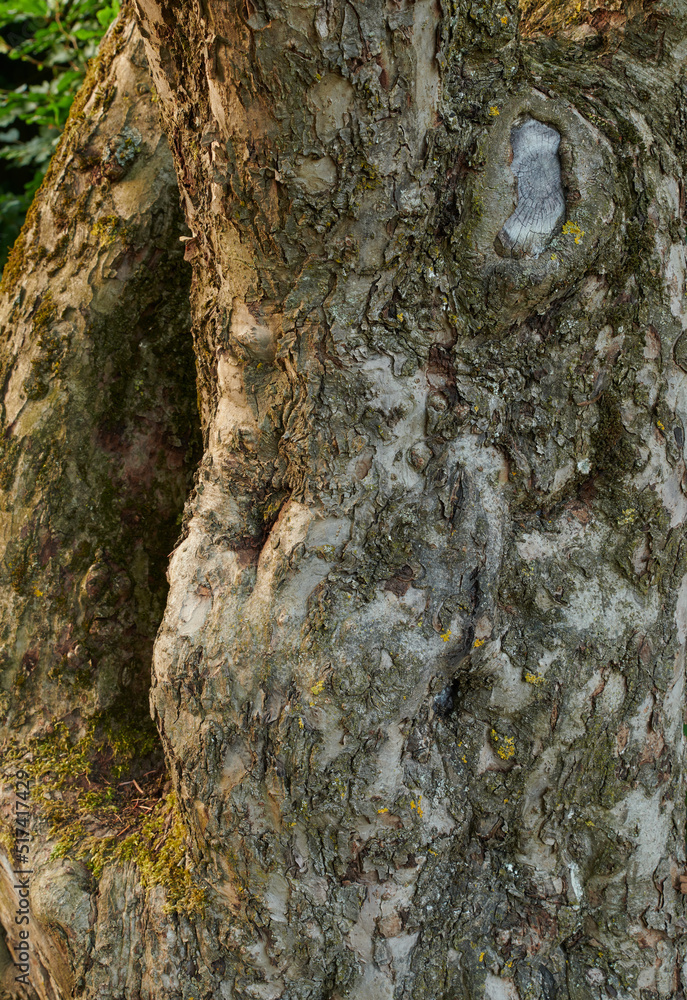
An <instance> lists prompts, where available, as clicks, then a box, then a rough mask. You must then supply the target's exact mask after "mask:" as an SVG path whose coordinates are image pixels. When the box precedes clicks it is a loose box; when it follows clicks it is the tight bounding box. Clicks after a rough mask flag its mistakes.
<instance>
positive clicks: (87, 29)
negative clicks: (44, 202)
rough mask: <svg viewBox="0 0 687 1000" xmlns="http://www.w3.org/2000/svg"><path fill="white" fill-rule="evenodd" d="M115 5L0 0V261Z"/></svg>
mask: <svg viewBox="0 0 687 1000" xmlns="http://www.w3.org/2000/svg"><path fill="white" fill-rule="evenodd" d="M119 7H120V3H119V0H113V2H112V3H111V4H108V3H102V2H100V0H0V160H3V161H5V169H3V172H2V179H1V180H0V267H1V266H4V264H5V261H6V259H7V253H8V250H9V248H10V247H11V246H12V244H13V243H14V240H15V239H16V237H17V235H18V234H19V230H20V228H21V225H22V223H23V221H24V216H25V215H26V212H27V210H28V207H29V205H30V204H31V201H32V200H33V196H34V194H35V193H36V191H37V189H38V187H39V185H40V183H41V181H42V179H43V176H44V174H45V171H46V168H47V165H48V162H49V160H50V157H51V156H52V154H53V152H54V150H55V147H56V145H57V141H58V139H59V137H60V134H61V132H62V129H63V128H64V125H65V122H66V121H67V115H68V114H69V109H70V107H71V104H72V101H73V100H74V96H75V94H76V92H77V90H78V89H79V87H80V86H81V82H82V80H83V77H84V74H85V72H86V66H87V63H88V60H89V59H90V58H91V57H92V56H94V55H95V53H96V50H97V48H98V44H99V42H100V39H101V38H102V36H103V34H104V33H105V31H106V30H107V28H108V26H109V24H110V23H111V21H112V20H113V19H114V18H115V17H116V16H117V13H118V12H119ZM13 63H14V64H15V65H13Z"/></svg>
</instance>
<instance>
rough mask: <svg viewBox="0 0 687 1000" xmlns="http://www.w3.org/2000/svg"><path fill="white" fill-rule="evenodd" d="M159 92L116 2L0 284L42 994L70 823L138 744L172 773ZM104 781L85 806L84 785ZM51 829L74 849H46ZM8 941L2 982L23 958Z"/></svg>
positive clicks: (10, 936)
mask: <svg viewBox="0 0 687 1000" xmlns="http://www.w3.org/2000/svg"><path fill="white" fill-rule="evenodd" d="M153 96H154V95H153V94H152V83H151V80H150V76H149V72H148V67H147V61H146V58H145V52H144V49H143V44H142V41H141V37H140V35H139V33H138V30H137V29H136V28H135V25H134V22H133V18H132V13H131V9H130V8H129V9H128V10H127V11H125V13H124V15H123V16H122V18H121V19H120V22H119V23H118V24H117V25H116V26H115V27H114V28H113V29H112V30H111V31H110V32H109V34H108V36H107V38H106V40H105V41H104V44H103V47H102V50H101V53H100V55H99V57H98V60H97V61H96V62H95V64H94V65H93V66H92V67H91V69H90V71H89V74H88V78H87V80H86V82H85V84H84V87H83V89H82V91H81V93H80V95H79V97H78V98H77V102H76V105H75V107H74V108H73V110H72V114H71V118H70V120H69V123H68V125H67V129H66V134H65V136H64V137H63V140H62V142H61V145H60V148H59V151H58V153H57V154H56V156H55V158H54V159H53V162H52V164H51V167H50V170H49V173H48V176H47V177H46V180H45V183H44V184H43V187H42V189H41V191H40V192H39V194H38V196H37V198H36V201H35V202H34V204H33V206H32V208H31V211H30V213H29V218H28V219H27V222H26V224H25V226H24V229H23V231H22V234H21V236H20V238H19V240H18V241H17V243H16V245H15V247H14V249H13V251H12V253H11V256H10V260H9V262H8V264H7V266H6V268H5V271H4V275H3V282H2V289H1V293H0V386H1V387H2V391H1V403H2V406H1V408H0V416H1V418H2V446H1V447H2V452H1V454H0V666H1V667H2V684H1V685H0V719H1V720H2V730H1V732H0V745H1V747H2V759H3V768H2V780H3V782H4V787H3V799H2V806H3V817H2V818H3V820H4V821H5V822H4V824H3V827H4V828H3V830H2V833H3V840H4V846H5V848H6V851H7V854H6V856H5V857H3V859H2V865H1V866H0V921H1V922H2V925H3V926H4V928H5V931H6V935H7V943H8V945H9V947H10V949H11V951H12V955H13V957H15V958H16V957H17V950H18V946H19V937H18V935H19V932H20V929H23V924H20V925H18V924H17V922H16V921H15V915H16V914H17V906H18V902H19V898H18V892H17V885H16V883H17V879H16V878H15V877H14V876H13V874H12V870H13V868H16V866H17V862H18V860H20V859H21V855H17V854H16V848H17V847H19V841H18V840H17V841H16V842H15V836H14V835H15V832H16V831H15V804H16V806H17V807H20V806H22V800H21V799H16V803H15V794H14V793H15V786H16V781H15V780H14V778H15V775H16V773H17V769H19V770H23V769H24V768H25V767H29V768H30V769H31V773H32V774H33V776H34V777H35V779H36V780H35V782H34V784H35V788H34V791H35V793H36V795H37V799H36V801H35V802H34V804H33V806H32V807H31V814H32V820H33V822H34V824H35V827H34V831H33V832H34V837H33V842H32V843H31V845H30V846H31V851H30V854H29V858H30V867H31V868H32V870H33V875H32V878H31V925H30V965H31V982H32V986H33V989H34V990H35V991H36V992H37V993H38V995H39V996H40V997H42V998H51V1000H55V998H58V997H59V998H62V997H68V996H72V989H73V987H74V983H75V978H76V979H78V977H79V975H81V974H82V970H83V967H84V964H88V962H89V961H90V954H91V953H92V951H93V949H94V947H95V946H96V935H95V933H92V931H91V930H89V911H90V909H91V900H93V905H94V908H98V907H99V906H102V904H98V897H97V896H96V895H95V893H94V885H93V883H92V880H91V878H90V875H89V873H88V871H87V870H86V869H85V868H84V866H83V865H82V864H81V863H80V861H79V860H78V858H77V855H78V853H79V851H78V850H77V846H78V843H79V842H80V841H81V840H83V835H84V834H86V833H87V834H88V835H89V836H90V837H91V839H93V838H95V839H96V841H97V840H98V839H99V838H102V837H105V836H106V835H110V836H112V835H114V834H117V833H118V832H119V830H121V829H122V827H124V826H125V825H126V823H128V819H127V820H125V821H124V822H123V823H121V824H120V823H114V824H113V816H112V804H113V803H114V804H115V805H117V806H120V805H121V806H124V805H125V803H124V801H123V800H121V795H120V793H122V794H123V792H124V791H125V790H122V789H118V788H117V782H118V778H122V777H130V775H129V774H123V773H120V772H121V768H122V766H124V765H125V764H126V758H127V756H130V755H131V753H132V752H136V753H138V754H139V755H140V756H141V758H142V759H141V767H140V769H139V770H138V771H137V772H136V773H135V774H134V777H136V778H138V780H139V782H141V783H142V784H143V785H144V786H145V791H146V794H147V793H148V791H150V789H151V788H152V787H153V786H155V787H156V788H157V785H156V782H158V781H159V783H163V782H164V771H163V768H162V764H163V760H162V754H161V748H160V746H159V740H158V738H157V734H156V733H155V730H154V727H153V726H152V723H151V720H150V716H149V709H148V690H149V686H150V658H151V653H152V646H153V641H154V638H155V633H156V631H157V628H158V626H159V624H160V620H161V617H162V613H163V610H164V603H165V599H166V594H167V584H166V580H165V569H166V564H167V558H168V554H169V552H170V550H171V549H172V547H173V545H174V540H175V538H176V537H177V535H178V531H179V521H180V519H181V513H182V510H183V504H184V500H185V498H186V494H187V492H188V489H189V486H190V477H191V474H192V471H193V468H194V465H195V463H196V462H197V459H198V454H199V451H200V444H201V442H200V428H199V421H198V417H197V402H196V392H195V385H194V359H193V349H192V342H191V323H190V311H189V286H190V267H189V266H188V265H187V264H185V263H184V261H183V243H181V242H180V236H183V234H185V233H187V232H188V230H187V229H186V227H185V224H184V222H183V215H182V213H181V210H180V206H179V194H178V188H177V184H176V178H175V175H174V167H173V162H172V158H171V155H170V152H169V147H168V145H167V141H166V139H165V137H164V135H163V133H162V129H161V124H160V121H159V112H158V109H157V105H156V103H155V102H154V101H153V100H152V99H151V98H152V97H153ZM86 748H88V749H89V760H88V762H86V761H85V758H84V760H79V759H78V754H79V752H80V751H84V752H85V750H86ZM72 751H75V752H72ZM91 751H92V752H91ZM146 771H148V773H149V776H148V777H147V778H143V776H142V775H143V773H144V772H146ZM91 778H93V781H91V780H90V779H91ZM108 789H109V793H112V795H113V796H114V798H110V797H108V798H106V799H104V800H103V803H104V804H106V805H107V808H108V809H109V810H110V812H109V814H108V813H107V810H106V812H105V813H104V814H103V815H102V816H100V817H98V816H96V815H95V814H94V809H95V800H94V799H93V796H94V795H95V794H101V793H103V794H104V793H106V792H107V790H108ZM20 790H21V789H20ZM132 790H133V789H132ZM109 793H108V795H109ZM89 795H90V796H91V798H90V800H89V799H88V796H89ZM96 811H97V810H96ZM22 812H23V808H22ZM138 816H139V817H140V818H141V819H143V818H144V816H145V813H144V812H139V813H138ZM113 825H114V829H113ZM130 825H131V824H130ZM134 825H135V824H134ZM138 826H139V827H140V823H139V824H138ZM19 832H21V829H20V830H19ZM60 842H61V850H60V851H58V853H62V854H65V853H66V859H65V860H63V861H50V856H51V852H52V850H53V848H55V846H56V844H58V845H59V843H60ZM19 867H22V865H21V861H20V864H19ZM23 867H24V868H26V867H29V865H27V864H26V863H24V865H23ZM161 908H162V903H160V911H161ZM96 926H97V925H96ZM110 933H116V934H117V936H119V929H118V928H116V927H115V926H114V925H113V927H112V928H111V930H110ZM0 951H2V954H0V990H1V989H2V982H3V981H4V982H6V984H7V985H8V986H12V987H14V986H17V983H16V981H15V977H16V976H20V975H21V971H20V970H18V968H17V967H15V966H13V965H11V964H10V965H9V967H8V962H7V954H6V953H5V949H4V946H3V947H2V948H1V949H0ZM3 956H4V958H3ZM22 964H23V963H22ZM108 975H109V973H108ZM32 995H33V994H32Z"/></svg>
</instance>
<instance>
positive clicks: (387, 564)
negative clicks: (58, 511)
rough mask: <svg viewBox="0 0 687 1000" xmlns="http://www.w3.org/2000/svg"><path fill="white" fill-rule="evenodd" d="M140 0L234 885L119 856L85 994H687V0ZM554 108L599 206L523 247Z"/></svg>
mask: <svg viewBox="0 0 687 1000" xmlns="http://www.w3.org/2000/svg"><path fill="white" fill-rule="evenodd" d="M137 10H138V13H139V17H140V23H141V32H142V35H143V37H144V39H145V43H146V50H147V53H148V58H149V62H150V65H151V69H152V73H153V79H154V82H155V87H156V91H157V93H158V94H159V98H160V103H161V107H162V112H163V117H164V123H165V128H166V130H167V134H168V137H169V141H170V147H171V149H172V152H173V156H174V161H175V165H176V170H177V178H178V183H179V189H180V191H181V196H182V202H183V204H184V208H185V212H186V219H187V223H188V226H189V230H190V233H191V239H190V240H189V241H188V242H187V243H186V250H185V256H186V258H187V259H188V260H190V261H191V262H192V265H193V274H194V277H193V283H192V288H191V309H192V314H193V322H194V337H195V350H196V362H197V369H198V391H199V402H200V411H201V418H202V423H203V434H204V446H205V451H204V455H203V458H202V461H201V465H200V471H199V475H198V478H197V483H196V487H195V489H194V490H193V491H192V493H191V496H190V498H189V500H188V503H187V508H186V513H185V516H184V525H183V532H182V536H181V538H180V540H179V542H178V544H177V547H176V549H175V551H174V553H173V555H172V557H171V562H170V565H169V583H170V591H169V596H168V600H167V606H166V611H165V615H164V619H163V622H162V625H161V628H160V631H159V633H158V636H157V640H156V644H155V650H154V654H153V673H152V687H151V705H152V710H153V714H154V718H155V721H156V723H157V726H158V729H159V732H160V735H161V738H162V743H163V746H164V751H165V755H166V759H167V762H168V765H169V769H170V774H171V777H172V782H173V786H174V793H175V796H176V801H177V802H178V803H179V807H180V810H181V821H182V823H183V828H184V830H185V832H186V834H187V836H188V844H189V848H188V849H189V854H188V859H187V862H186V869H187V870H188V871H190V872H191V875H192V879H193V880H194V881H195V882H196V883H197V884H198V885H199V886H202V887H204V893H205V909H204V912H202V913H198V912H191V911H190V910H187V911H184V909H183V907H178V908H177V910H176V913H174V914H169V915H168V916H167V918H165V917H164V912H163V908H162V906H163V902H164V899H163V893H162V890H161V889H159V890H156V891H155V892H153V893H152V894H149V895H148V896H146V893H145V887H144V886H142V884H141V882H140V875H138V874H137V870H136V868H135V867H133V866H132V867H128V868H125V869H124V868H122V867H121V865H120V866H119V867H118V866H117V865H115V864H114V863H113V864H110V865H109V866H107V865H106V866H105V868H104V869H103V872H102V875H101V877H100V882H99V884H98V885H97V886H96V887H94V888H92V890H91V895H90V897H88V898H90V899H91V900H92V905H93V906H94V907H95V911H94V913H92V917H91V923H90V927H91V930H90V932H89V935H84V941H85V942H86V943H84V944H83V950H84V951H85V952H86V953H87V956H88V961H86V959H84V958H83V954H79V953H78V949H76V950H75V951H74V953H73V957H72V961H73V963H74V965H77V964H79V963H81V964H80V965H79V968H80V970H81V974H80V975H81V978H80V979H79V980H78V983H77V988H76V995H77V996H80V997H84V998H89V1000H90V998H95V997H100V998H107V1000H115V998H119V997H120V996H125V997H132V998H134V997H141V998H146V1000H148V998H152V997H153V996H154V997H156V998H160V997H165V998H167V997H169V998H183V1000H190V998H191V997H193V998H194V1000H198V997H203V998H204V1000H214V998H223V1000H249V998H251V1000H252V998H261V1000H343V998H344V997H345V998H349V1000H401V998H403V1000H421V998H422V1000H477V998H479V1000H481V998H486V1000H533V998H536V1000H598V998H603V997H612V998H617V997H619V998H622V1000H649V998H661V1000H664V998H665V1000H667V998H672V997H678V998H679V997H683V996H684V984H685V982H686V981H687V968H685V964H684V963H685V952H684V931H685V927H686V924H685V916H686V915H685V907H684V896H683V893H682V887H683V886H687V878H685V875H686V869H685V780H684V737H683V714H684V650H685V640H686V638H687V565H686V553H685V544H684V521H685V518H686V517H687V476H686V472H685V458H684V444H685V431H684V424H685V416H686V403H687V397H686V396H685V392H686V390H687V381H686V379H687V375H686V374H685V373H686V372H687V348H686V347H685V344H687V336H685V329H687V323H686V307H685V271H686V268H685V228H684V207H685V202H684V173H683V171H684V157H685V148H686V147H687V118H686V117H685V112H684V106H683V105H684V99H685V94H686V93H687V82H686V81H685V69H684V67H685V56H686V55H687V7H686V6H685V4H684V2H682V0H672V2H670V3H665V4H663V5H662V6H659V5H658V4H655V3H650V2H647V3H640V2H637V3H633V4H627V5H621V4H620V3H616V2H614V0H611V2H608V3H606V4H598V3H591V2H582V3H572V2H570V3H569V2H564V3H558V4H550V3H538V2H536V0H523V2H522V3H521V4H520V7H518V6H517V5H516V4H515V3H512V2H511V3H502V4H481V5H480V4H478V3H467V2H463V0H455V2H445V3H436V2H434V0H416V2H415V3H411V2H408V0H399V2H390V3H382V2H378V0H369V2H365V3H362V2H354V0H350V2H346V3H344V2H338V0H326V2H323V3H322V4H320V5H318V4H316V3H305V2H302V3H297V2H278V0H248V2H243V0H241V2H235V0H229V2H219V0H202V2H201V0H198V2H195V0H193V2H189V3H187V4H184V5H183V6H181V5H178V4H176V3H172V2H167V0H137ZM530 119H531V120H534V121H536V122H540V123H541V124H542V125H545V126H546V127H547V128H548V129H550V130H553V131H555V133H557V134H558V135H559V136H560V146H559V148H558V149H557V150H556V151H555V154H554V153H551V154H550V155H551V156H552V157H557V161H556V160H555V159H554V162H553V163H548V165H547V168H548V169H551V170H552V172H553V174H555V173H556V167H557V168H558V169H559V170H560V176H561V182H562V188H563V195H564V199H565V214H564V217H563V218H562V219H561V221H560V223H558V224H557V225H556V226H555V227H554V228H553V232H552V233H551V237H550V240H549V241H548V242H545V241H543V240H542V233H543V230H542V229H541V227H539V229H537V228H536V227H533V228H532V236H531V238H530V235H529V234H521V235H520V236H518V245H517V246H516V247H515V251H516V252H513V248H512V247H506V246H505V245H504V241H503V240H502V239H501V238H500V236H499V234H500V233H501V232H502V231H503V229H504V224H505V223H506V222H507V220H509V219H510V218H511V217H512V216H513V215H514V214H517V210H518V198H519V196H520V194H521V193H522V192H521V191H520V190H519V185H518V180H519V174H520V173H521V172H522V167H521V165H520V164H519V162H516V169H515V170H514V169H513V153H514V149H513V138H512V137H513V130H514V129H517V128H518V127H520V126H521V125H522V124H523V123H524V122H527V121H528V120H530ZM516 146H517V142H516ZM515 152H518V153H519V152H520V151H518V150H515ZM522 155H523V156H526V157H527V156H529V155H530V154H529V153H528V151H527V149H525V150H523V151H522ZM533 155H535V156H536V155H539V154H537V153H536V151H535V154H533ZM525 167H526V169H527V170H530V171H531V172H532V171H533V172H535V174H536V171H537V170H538V169H539V168H538V167H537V166H536V164H533V163H531V162H530V163H529V164H525ZM536 189H537V185H536V184H535V185H534V187H533V188H530V189H529V190H535V193H536ZM547 190H548V186H547ZM534 200H536V198H535V199H534ZM526 215H527V217H528V218H529V214H526ZM506 251H510V252H509V253H507V252H506ZM70 884H71V883H70ZM83 892H84V895H83V905H84V906H85V905H86V903H85V899H86V896H87V893H86V890H83ZM146 907H148V909H146ZM60 912H61V915H60ZM67 913H68V906H67V905H66V904H65V905H64V906H63V909H62V911H60V909H59V905H58V904H57V903H54V904H53V905H52V908H51V910H50V920H51V921H53V922H54V923H56V924H58V925H59V924H60V923H62V926H65V925H66V923H67V916H66V914H67ZM119 913H124V917H122V919H121V922H118V919H117V918H116V917H115V914H119ZM151 914H152V915H151ZM3 919H4V918H3ZM132 954H134V955H135V956H136V959H135V961H133V962H132V960H131V957H130V956H131V955H132ZM46 995H47V994H46Z"/></svg>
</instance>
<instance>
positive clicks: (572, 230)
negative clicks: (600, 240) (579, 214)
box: [563, 221, 584, 243]
mask: <svg viewBox="0 0 687 1000" xmlns="http://www.w3.org/2000/svg"><path fill="white" fill-rule="evenodd" d="M563 235H564V236H573V237H574V238H575V243H581V242H582V237H583V236H584V229H580V227H579V226H578V224H577V223H576V222H570V221H568V222H566V223H565V225H564V226H563Z"/></svg>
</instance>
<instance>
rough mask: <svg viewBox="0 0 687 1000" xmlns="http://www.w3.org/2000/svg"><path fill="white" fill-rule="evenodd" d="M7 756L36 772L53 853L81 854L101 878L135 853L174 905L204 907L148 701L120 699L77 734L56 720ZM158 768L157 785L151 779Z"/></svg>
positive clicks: (147, 882)
mask: <svg viewBox="0 0 687 1000" xmlns="http://www.w3.org/2000/svg"><path fill="white" fill-rule="evenodd" d="M3 758H4V760H5V761H6V763H7V764H12V763H19V762H21V765H22V767H23V768H25V769H26V770H27V771H28V772H29V774H30V775H31V778H32V781H33V800H34V803H35V804H36V806H37V808H38V812H39V816H40V818H41V819H42V820H44V821H45V822H46V823H47V826H48V835H49V837H50V838H51V839H54V840H55V841H56V843H55V847H54V850H53V857H67V856H69V857H75V858H79V859H81V860H83V861H84V862H85V863H86V864H87V865H88V866H89V867H90V869H91V871H92V872H93V874H94V876H95V877H96V878H99V877H100V875H101V874H102V871H103V869H104V867H105V865H106V864H123V863H126V862H132V861H133V862H134V863H135V864H136V865H137V867H138V868H139V870H140V873H141V881H142V883H143V885H144V887H145V888H147V889H152V888H153V887H155V886H163V888H164V889H165V891H166V893H167V907H168V909H169V910H183V911H184V912H186V913H194V912H202V908H203V905H204V900H205V895H204V891H203V889H202V888H201V887H200V886H199V885H198V884H197V882H196V880H195V879H194V878H193V876H192V874H191V872H190V871H189V870H188V869H187V868H186V855H187V839H186V829H185V827H184V824H183V821H182V819H181V816H180V814H179V811H178V809H177V806H176V801H175V798H174V796H173V795H172V794H169V795H167V796H160V795H159V789H160V784H161V782H162V781H163V780H164V777H165V775H164V769H163V761H162V755H161V747H160V743H159V737H158V734H157V731H156V729H155V727H154V725H153V723H152V720H151V719H150V717H149V715H148V714H147V712H146V711H145V705H144V704H143V703H142V704H141V705H139V706H134V707H133V708H132V706H131V704H130V701H129V700H127V701H124V700H121V701H119V702H118V703H116V704H115V706H114V707H113V708H112V709H110V710H109V711H108V712H106V713H100V714H99V715H97V716H96V717H95V718H93V719H92V720H91V721H90V723H89V724H88V726H87V728H86V731H85V733H83V735H81V736H78V737H77V736H76V735H75V734H74V733H72V732H71V731H70V729H69V727H68V726H67V725H66V724H65V723H64V722H55V723H53V726H52V729H51V732H49V733H48V734H47V735H44V736H41V737H37V738H35V739H33V740H31V741H29V745H28V748H27V747H26V745H25V744H19V743H15V744H13V745H10V746H7V747H5V749H4V753H3ZM144 772H146V773H144ZM151 774H152V775H154V779H153V786H152V788H151V783H150V780H148V782H146V780H145V779H146V777H147V778H148V779H150V775H151ZM137 783H138V787H140V788H142V790H143V793H144V794H139V792H138V789H137V788H136V784H137ZM140 802H143V803H144V805H145V809H146V810H149V811H148V812H146V811H141V809H139V808H138V805H139V804H140ZM122 817H123V818H124V819H123V821H124V822H125V826H124V828H123V829H122V830H121V833H120V832H118V831H117V830H116V825H117V821H118V819H119V822H122ZM125 833H126V834H127V836H123V834H125Z"/></svg>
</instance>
